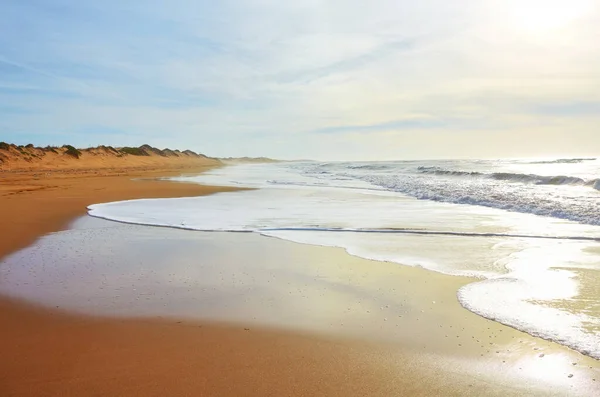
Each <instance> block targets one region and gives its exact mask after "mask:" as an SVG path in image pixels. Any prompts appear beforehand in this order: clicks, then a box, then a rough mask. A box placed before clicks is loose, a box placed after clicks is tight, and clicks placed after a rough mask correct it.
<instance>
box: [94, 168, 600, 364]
mask: <svg viewBox="0 0 600 397" xmlns="http://www.w3.org/2000/svg"><path fill="white" fill-rule="evenodd" d="M599 178H600V161H599V160H597V159H587V158H585V159H583V158H582V159H558V160H493V161H492V160H457V161H456V160H452V161H439V160H438V161H390V162H314V161H303V162H278V163H269V164H238V165H232V166H228V167H223V168H219V169H214V170H212V171H210V172H207V173H205V174H202V175H199V176H192V177H179V178H173V179H175V180H177V181H180V182H186V183H200V184H208V185H227V186H237V187H244V188H250V190H241V191H235V192H226V193H218V194H215V195H212V196H203V197H196V198H178V199H151V200H132V201H124V202H116V203H106V204H98V205H93V206H91V207H90V208H89V214H90V215H92V216H94V217H99V218H104V219H108V220H113V221H119V222H125V223H133V224H140V225H153V226H166V227H172V228H179V229H189V230H202V231H227V232H253V233H258V234H261V235H263V236H267V237H273V238H279V239H284V240H289V241H293V242H298V243H303V244H312V245H322V246H332V247H342V248H344V249H345V250H346V251H347V252H348V253H349V254H350V255H355V256H358V257H363V258H367V259H373V260H376V261H386V262H393V263H397V264H398V266H419V267H423V268H426V269H429V270H432V271H435V272H440V273H445V274H449V275H458V276H469V277H472V278H473V281H472V283H470V284H467V285H465V286H464V287H462V288H461V289H460V290H458V291H457V293H456V294H457V299H458V300H459V302H460V303H461V304H462V305H463V306H464V307H465V308H466V309H468V310H470V311H472V312H474V313H476V314H478V315H481V316H483V317H486V318H488V319H491V320H494V321H498V322H500V323H503V324H505V325H508V326H511V327H514V328H517V329H519V330H522V331H524V332H527V333H529V334H531V335H534V336H538V337H541V338H544V339H547V340H552V341H555V342H557V343H560V344H563V345H566V346H569V347H570V348H572V349H575V350H577V351H579V352H581V353H583V354H586V355H589V356H591V357H594V358H596V359H600V179H599Z"/></svg>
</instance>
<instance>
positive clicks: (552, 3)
mask: <svg viewBox="0 0 600 397" xmlns="http://www.w3.org/2000/svg"><path fill="white" fill-rule="evenodd" d="M593 2H594V0H511V3H512V4H511V13H512V14H513V15H512V16H513V18H514V23H515V25H516V26H517V27H518V28H519V29H522V30H526V31H530V32H532V33H547V32H549V31H552V30H558V29H561V28H563V27H565V26H567V25H569V24H572V23H574V22H575V21H576V20H577V19H579V18H581V17H585V16H586V15H587V14H588V13H589V12H591V10H592V6H593Z"/></svg>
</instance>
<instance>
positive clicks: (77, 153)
mask: <svg viewBox="0 0 600 397" xmlns="http://www.w3.org/2000/svg"><path fill="white" fill-rule="evenodd" d="M63 148H65V149H67V151H66V152H65V154H67V155H69V156H71V157H75V158H76V159H78V158H79V157H80V156H81V152H80V151H79V150H77V149H75V148H74V147H73V146H71V145H64V146H63Z"/></svg>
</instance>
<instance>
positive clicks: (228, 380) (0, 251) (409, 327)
mask: <svg viewBox="0 0 600 397" xmlns="http://www.w3.org/2000/svg"><path fill="white" fill-rule="evenodd" d="M132 176H136V177H139V176H143V175H139V174H137V175H126V176H105V177H97V176H93V177H90V176H86V177H81V176H80V177H73V176H71V177H65V176H60V177H57V178H55V179H46V180H41V179H38V180H35V179H30V180H28V179H27V178H21V179H15V180H14V181H13V183H14V186H17V187H16V188H15V189H14V190H12V191H11V190H10V188H6V186H7V184H4V183H3V184H2V186H3V190H5V191H6V193H5V191H3V192H2V193H0V194H2V197H1V198H0V200H1V201H0V215H1V216H2V219H3V220H5V222H2V223H0V225H2V226H0V227H1V228H2V229H0V230H1V233H2V236H3V239H2V243H1V245H0V256H4V255H6V254H8V253H11V252H14V251H16V250H17V249H19V248H22V247H24V246H27V245H28V244H30V243H31V242H32V241H33V240H35V238H37V237H39V236H41V235H43V234H45V233H48V232H52V231H56V230H60V229H62V228H64V227H65V226H66V224H67V223H68V222H69V221H70V220H72V219H73V218H74V217H76V216H78V215H80V214H83V213H85V206H86V205H88V204H91V203H97V202H103V201H114V200H120V199H126V198H134V197H174V196H185V195H199V194H206V193H212V192H216V191H218V190H219V189H218V188H209V187H203V186H195V185H183V184H177V183H170V182H156V181H131V177H132ZM3 181H6V179H4V180H3ZM32 186H33V187H35V188H31V187H32ZM40 186H41V187H40ZM17 191H21V192H20V193H16V192H17ZM171 232H178V233H185V232H182V231H170V230H168V231H166V233H171ZM207 235H209V234H207ZM4 236H7V238H6V239H5V238H4ZM203 238H207V239H208V240H206V241H204V242H202V241H200V242H197V244H205V245H204V247H211V246H212V247H213V248H214V247H215V244H216V247H217V249H215V250H214V254H213V257H214V260H224V261H235V260H239V258H240V257H245V258H247V260H248V261H251V262H255V263H259V262H261V261H262V258H264V257H265V255H264V254H265V252H266V253H269V254H270V255H269V257H271V258H273V257H280V258H282V260H281V261H280V262H283V263H290V261H292V260H296V263H301V264H307V265H309V266H310V267H312V268H313V270H314V269H321V270H315V271H320V272H322V274H323V276H324V277H327V278H329V279H332V278H333V279H335V278H338V279H347V280H349V281H350V284H360V282H359V281H358V280H361V279H362V280H363V282H362V283H363V284H364V285H368V286H369V287H373V286H377V285H378V284H379V285H381V287H380V288H388V287H390V288H392V285H391V283H393V288H395V289H396V290H397V294H394V299H398V300H400V301H402V302H403V306H402V307H403V309H402V310H403V313H404V314H403V315H402V317H396V318H395V319H394V321H393V325H394V327H393V328H394V330H393V331H389V332H387V331H386V332H374V331H376V330H377V329H380V328H381V325H382V324H380V323H377V322H374V321H371V318H370V317H367V318H366V319H367V320H368V321H365V322H363V323H362V324H363V325H366V330H365V331H364V332H363V331H361V332H343V329H342V328H339V327H338V326H334V327H329V328H328V329H311V327H304V326H299V325H297V324H291V326H289V327H287V329H285V330H273V329H271V330H268V329H265V328H264V327H263V326H261V325H260V324H259V323H252V322H251V321H247V322H243V321H241V320H238V321H237V322H236V321H235V320H236V319H235V318H233V319H230V318H223V319H221V320H223V321H227V322H228V323H227V324H225V323H221V324H218V323H215V321H211V320H210V319H209V318H205V319H198V318H188V316H184V315H180V316H179V317H180V318H179V319H177V318H169V319H163V320H159V319H135V318H119V319H115V318H113V319H109V318H101V317H90V316H86V315H74V314H69V313H66V312H63V311H59V310H49V309H47V308H42V307H40V306H31V305H28V304H25V303H23V302H21V301H19V302H17V301H14V300H12V299H9V298H3V299H2V300H1V301H0V302H1V303H0V316H1V317H0V318H1V321H0V324H2V327H1V330H0V350H1V351H2V352H3V359H2V360H0V394H1V395H36V396H39V395H159V394H160V395H165V394H167V395H219V396H221V395H257V396H259V395H260V396H264V395H278V396H280V395H348V396H349V395H381V396H390V395H482V394H485V395H552V394H555V395H569V394H570V395H586V394H589V395H593V394H594V392H595V391H597V390H598V389H595V387H596V386H595V383H594V381H593V379H594V376H596V375H597V374H598V369H597V365H596V362H595V361H594V360H591V359H587V358H585V357H584V356H581V355H579V354H577V353H574V352H572V351H570V350H568V349H566V348H562V347H560V346H558V345H555V344H552V343H549V342H545V341H541V340H539V339H536V338H533V337H530V336H528V335H526V334H523V333H521V332H518V331H515V330H512V329H510V328H507V327H504V326H501V325H499V324H497V323H494V322H492V321H488V320H485V319H482V318H480V317H478V316H476V315H474V314H472V313H470V312H468V311H466V310H464V309H462V307H460V305H459V304H458V302H457V301H456V298H455V292H456V288H457V287H458V286H460V285H462V284H464V283H465V282H468V281H469V280H468V279H462V278H455V277H448V276H443V275H438V274H435V273H431V272H428V271H425V270H422V269H415V268H407V267H401V266H397V265H392V264H385V263H380V262H371V261H366V260H361V259H358V258H353V257H350V256H348V255H347V254H345V253H344V252H343V251H342V250H337V249H331V248H323V247H310V246H303V245H300V244H294V243H289V242H282V241H278V240H275V239H267V238H263V237H260V236H246V237H244V238H245V239H246V240H243V239H240V238H238V237H236V236H235V235H230V236H223V235H221V236H220V237H218V238H219V239H220V240H214V239H212V238H213V237H210V236H206V237H203ZM248 239H250V240H248ZM149 241H151V240H149ZM41 242H43V239H42V241H41ZM228 246H236V248H237V249H238V250H239V251H238V252H237V255H238V256H235V255H233V256H231V255H228V256H225V257H222V256H223V255H219V254H218V252H220V251H219V249H220V250H221V251H223V248H225V249H227V247H228ZM219 247H220V248H219ZM171 254H173V253H171ZM173 257H174V256H173ZM236 258H237V259H236ZM205 263H206V262H205ZM210 263H213V262H210ZM0 266H5V264H0ZM352 277H354V279H353V278H352ZM280 292H289V291H286V290H285V288H281V291H280ZM365 301H367V302H368V301H369V298H366V299H365ZM434 301H435V302H436V303H435V304H433V303H432V302H434ZM230 302H231V303H232V304H233V303H235V299H233V297H230ZM311 304H313V305H314V304H318V302H313V303H311ZM257 307H258V306H257ZM309 307H310V305H309ZM255 309H256V308H255ZM329 310H330V313H329V315H328V314H327V313H325V318H330V319H331V318H336V319H337V317H336V316H339V318H343V316H340V314H339V313H340V312H341V311H342V309H341V307H332V308H330V309H329ZM381 310H382V309H381ZM244 312H247V311H246V310H244ZM292 314H293V313H292ZM332 314H335V316H332ZM379 317H382V316H379ZM382 318H385V317H382ZM385 323H386V324H392V322H391V321H389V320H388V321H385ZM357 324H358V323H357ZM275 325H279V326H280V327H279V329H282V328H286V327H285V324H275ZM309 325H310V324H309ZM296 328H297V329H302V331H298V330H297V329H296ZM326 328H327V327H326ZM347 328H349V329H350V330H351V331H355V330H358V326H357V325H356V324H354V325H352V326H347ZM384 328H385V327H384ZM371 331H373V332H371ZM384 331H385V330H384ZM370 335H371V336H370ZM484 340H489V341H490V342H486V343H487V345H486V344H485V343H484V342H483V341H484ZM488 346H491V348H490V347H488ZM494 349H495V350H494ZM541 351H543V353H540V352H541ZM540 355H543V357H540ZM572 362H575V363H576V364H577V365H572ZM589 366H592V367H594V368H592V369H589ZM571 368H573V369H572V370H571ZM565 371H570V372H565ZM570 373H573V374H574V376H573V377H572V378H569V377H568V375H569V374H570ZM555 378H556V379H555ZM557 379H558V382H556V380H557Z"/></svg>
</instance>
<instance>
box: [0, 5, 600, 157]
mask: <svg viewBox="0 0 600 397" xmlns="http://www.w3.org/2000/svg"><path fill="white" fill-rule="evenodd" d="M288 3H289V4H288ZM597 37H600V1H599V0H569V1H564V0H546V1H542V0H480V1H475V0H457V1H452V2H449V1H442V0H424V1H420V2H414V1H407V0H394V1H392V0H378V1H374V2H370V3H367V2H364V1H358V0H344V1H342V0H330V1H319V0H306V1H302V2H293V3H292V2H281V1H270V0H237V1H231V0H224V1H219V2H214V1H192V0H174V1H169V2H164V1H153V0H147V1H127V2H122V1H115V0H107V1H103V2H98V1H88V0H79V1H76V0H43V1H42V0H28V1H22V0H4V1H2V2H0V140H3V141H10V142H15V143H21V144H26V143H30V142H32V143H34V144H38V145H46V144H57V145H60V144H63V143H71V144H74V145H77V146H92V145H99V144H110V145H115V146H122V145H136V146H137V145H141V144H143V143H149V144H151V145H154V146H159V147H172V148H181V149H183V148H190V149H193V150H197V151H200V152H203V153H206V154H209V155H215V156H245V155H248V156H262V155H265V156H271V157H278V158H319V159H357V160H366V159H403V158H440V157H441V158H458V157H481V158H483V157H521V156H561V157H562V156H565V155H577V156H579V155H600V153H599V152H600V42H599V41H598V40H597Z"/></svg>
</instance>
